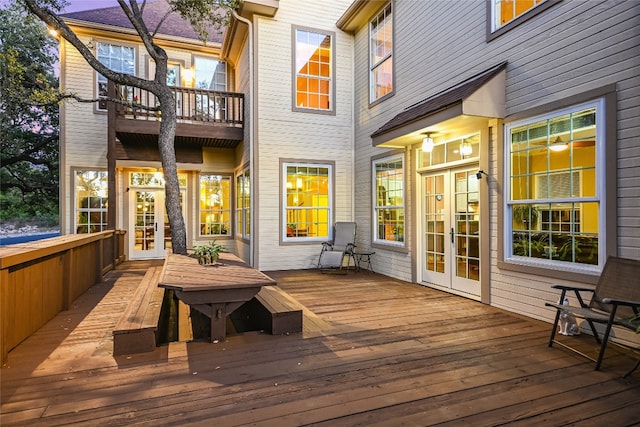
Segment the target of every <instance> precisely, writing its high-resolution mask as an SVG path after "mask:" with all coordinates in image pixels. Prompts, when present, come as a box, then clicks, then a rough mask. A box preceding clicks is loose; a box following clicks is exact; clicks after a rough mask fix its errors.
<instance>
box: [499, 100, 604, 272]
mask: <svg viewBox="0 0 640 427" xmlns="http://www.w3.org/2000/svg"><path fill="white" fill-rule="evenodd" d="M590 108H595V110H596V179H595V182H596V188H595V195H594V196H588V197H585V196H583V195H582V194H580V195H578V196H576V197H567V198H562V199H525V200H520V199H518V200H512V198H511V194H512V193H511V176H512V172H511V149H510V146H511V130H512V129H514V128H518V127H521V126H525V125H527V124H530V123H535V122H539V121H543V120H549V119H553V118H555V117H560V116H563V115H566V114H569V113H575V112H579V111H582V110H587V109H590ZM605 126H606V112H605V100H604V98H599V99H596V100H593V101H589V102H585V103H581V104H576V105H573V106H570V107H567V108H563V109H559V110H554V111H552V112H550V113H546V114H543V115H538V116H535V117H530V118H526V119H522V120H518V121H515V122H511V123H507V124H505V127H504V146H505V150H504V165H505V168H504V169H505V175H504V176H505V179H504V195H505V198H504V200H505V202H504V206H503V218H504V219H505V220H504V235H503V248H504V260H505V262H508V263H513V264H518V265H524V266H531V267H540V268H548V269H552V270H563V271H570V272H575V273H584V274H591V275H593V274H599V272H600V271H601V270H602V267H603V266H604V263H605V261H606V256H607V254H606V248H607V243H606V241H607V235H606V230H607V227H606V224H607V217H606V212H607V206H606V200H607V198H606V194H605V188H606V179H615V176H614V177H607V174H606V154H605V151H606V150H605V148H606V147H605V141H606V138H605ZM547 172H548V173H552V172H553V171H547ZM572 202H573V203H598V204H599V206H598V247H599V251H598V264H597V265H591V264H581V263H577V262H569V261H556V260H548V259H542V258H533V257H525V256H517V255H513V245H512V234H513V224H512V222H511V221H512V220H511V218H512V217H513V216H512V206H513V205H519V204H537V203H557V204H561V203H572Z"/></svg>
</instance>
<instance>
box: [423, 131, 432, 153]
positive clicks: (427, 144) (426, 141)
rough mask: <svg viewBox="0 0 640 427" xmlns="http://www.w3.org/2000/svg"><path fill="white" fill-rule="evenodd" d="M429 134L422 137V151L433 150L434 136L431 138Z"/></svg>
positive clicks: (428, 151)
mask: <svg viewBox="0 0 640 427" xmlns="http://www.w3.org/2000/svg"><path fill="white" fill-rule="evenodd" d="M426 135H427V136H425V137H424V138H422V152H423V153H430V152H432V151H433V138H431V134H429V133H427V134H426Z"/></svg>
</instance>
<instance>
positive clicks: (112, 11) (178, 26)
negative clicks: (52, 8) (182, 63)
mask: <svg viewBox="0 0 640 427" xmlns="http://www.w3.org/2000/svg"><path fill="white" fill-rule="evenodd" d="M169 10H170V6H169V4H168V3H167V2H166V1H165V0H156V1H148V2H147V3H146V5H145V7H144V10H143V12H142V16H143V19H144V22H145V24H146V25H147V28H148V29H149V31H150V32H151V33H153V32H154V30H155V28H156V27H157V25H158V23H160V22H161V21H162V18H163V17H164V16H165V15H166V14H167V12H168V11H169ZM61 16H62V18H64V19H73V20H77V21H84V22H90V23H96V24H103V25H110V26H113V27H120V28H126V29H131V30H133V29H134V28H133V25H132V24H131V22H130V21H129V18H127V16H126V15H125V13H124V11H123V10H122V8H120V6H114V7H105V8H101V9H91V10H83V11H79V12H72V13H66V14H63V15H61ZM157 33H158V34H162V35H166V36H174V37H183V38H187V39H194V40H199V37H198V34H197V33H196V32H195V31H194V29H193V28H192V26H191V24H189V22H188V21H186V20H185V19H183V18H182V17H181V16H180V15H179V14H178V13H176V12H174V13H171V14H170V15H169V16H168V17H167V19H166V20H165V21H164V22H162V25H161V27H160V29H159V30H158V32H157ZM222 38H223V34H221V33H220V32H219V31H218V30H217V29H215V28H214V27H213V26H212V27H211V28H210V29H209V37H208V39H207V43H218V44H219V43H221V42H222Z"/></svg>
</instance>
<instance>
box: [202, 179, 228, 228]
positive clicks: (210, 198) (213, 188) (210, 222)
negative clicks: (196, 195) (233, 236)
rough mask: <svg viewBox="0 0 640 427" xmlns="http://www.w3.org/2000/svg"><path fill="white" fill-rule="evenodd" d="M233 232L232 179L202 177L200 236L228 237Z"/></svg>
mask: <svg viewBox="0 0 640 427" xmlns="http://www.w3.org/2000/svg"><path fill="white" fill-rule="evenodd" d="M230 230H231V177H229V176H222V175H209V174H202V175H200V235H201V236H227V235H229V234H230Z"/></svg>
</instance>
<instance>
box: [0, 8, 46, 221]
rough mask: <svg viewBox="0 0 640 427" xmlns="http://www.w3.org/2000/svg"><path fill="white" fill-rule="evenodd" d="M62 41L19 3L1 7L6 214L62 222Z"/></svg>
mask: <svg viewBox="0 0 640 427" xmlns="http://www.w3.org/2000/svg"><path fill="white" fill-rule="evenodd" d="M55 47H56V43H55V42H54V41H53V40H51V38H49V37H48V36H47V33H46V28H45V27H44V25H42V23H41V22H39V21H38V20H37V19H35V18H34V17H33V16H28V15H25V13H24V11H23V10H21V9H20V8H19V7H18V6H17V5H16V4H13V5H11V6H9V7H7V8H6V9H1V10H0V140H1V141H2V144H1V147H0V188H1V189H2V212H1V215H2V219H3V220H4V221H6V220H16V219H17V220H27V219H29V218H36V217H37V218H43V217H44V218H48V219H49V220H50V221H51V222H57V220H56V218H57V212H58V207H57V200H58V179H59V173H58V154H59V150H58V104H57V100H56V97H55V94H56V92H57V86H58V80H57V78H56V76H55V73H54V64H55V62H56V59H57V58H56V55H55Z"/></svg>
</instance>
